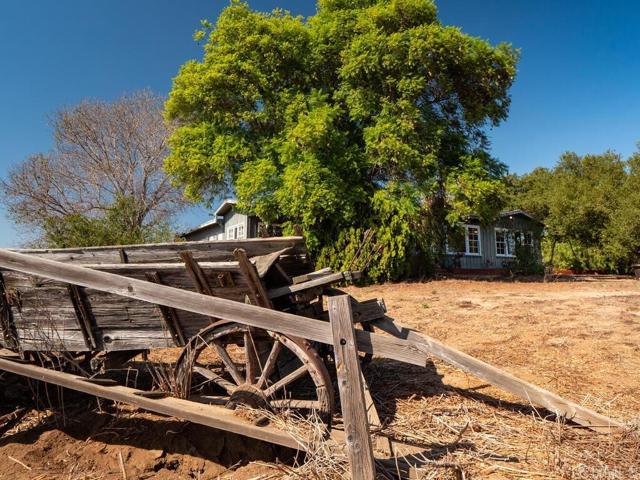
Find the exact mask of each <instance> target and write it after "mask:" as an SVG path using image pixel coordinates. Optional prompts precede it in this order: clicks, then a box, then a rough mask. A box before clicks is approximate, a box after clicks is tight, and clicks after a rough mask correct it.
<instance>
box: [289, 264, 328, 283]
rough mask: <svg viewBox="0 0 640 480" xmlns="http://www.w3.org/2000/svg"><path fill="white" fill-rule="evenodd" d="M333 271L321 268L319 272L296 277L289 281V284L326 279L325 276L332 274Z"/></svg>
mask: <svg viewBox="0 0 640 480" xmlns="http://www.w3.org/2000/svg"><path fill="white" fill-rule="evenodd" d="M332 273H333V271H332V270H331V268H329V267H326V268H321V269H320V270H316V271H315V272H310V273H305V274H304V275H298V276H296V277H293V278H292V279H291V283H302V282H308V281H309V280H313V279H315V278H320V277H326V276H327V275H330V274H332Z"/></svg>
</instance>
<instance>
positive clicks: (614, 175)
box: [508, 151, 640, 273]
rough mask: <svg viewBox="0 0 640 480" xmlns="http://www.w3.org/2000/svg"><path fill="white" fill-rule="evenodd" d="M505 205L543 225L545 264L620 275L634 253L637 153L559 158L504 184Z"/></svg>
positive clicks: (639, 215)
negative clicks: (507, 195) (507, 194)
mask: <svg viewBox="0 0 640 480" xmlns="http://www.w3.org/2000/svg"><path fill="white" fill-rule="evenodd" d="M508 183H509V185H510V192H511V198H510V200H509V202H510V203H511V204H512V205H513V206H514V207H518V208H522V209H525V210H527V211H528V212H530V213H532V214H533V215H535V216H537V217H538V218H539V219H540V220H542V221H544V222H545V224H546V232H545V237H544V241H543V254H544V258H545V261H546V262H547V263H548V264H553V265H554V266H555V267H557V268H568V269H574V270H579V271H585V270H586V271H590V270H593V271H601V272H617V273H625V272H628V271H629V270H630V266H631V265H632V264H634V263H637V262H638V260H639V253H640V152H637V153H635V154H633V155H631V156H630V157H629V158H627V159H624V158H622V157H621V156H620V155H619V154H617V153H614V152H611V151H609V152H605V153H603V154H600V155H584V156H579V155H577V154H575V153H571V152H568V153H565V154H563V155H562V156H561V158H560V160H559V161H558V163H557V164H556V165H555V167H553V168H537V169H535V170H533V171H532V172H531V173H528V174H526V175H522V176H511V177H509V178H508Z"/></svg>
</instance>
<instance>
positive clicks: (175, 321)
mask: <svg viewBox="0 0 640 480" xmlns="http://www.w3.org/2000/svg"><path fill="white" fill-rule="evenodd" d="M145 276H146V277H147V280H148V281H149V282H153V283H157V284H158V285H164V283H163V282H162V278H161V277H160V274H159V273H158V272H146V273H145ZM157 307H158V310H159V311H160V317H161V318H162V321H163V322H164V325H165V327H166V328H167V330H169V333H170V334H171V337H172V338H173V342H174V343H175V344H176V345H177V346H178V347H184V346H185V345H186V344H187V342H186V337H185V335H184V332H183V331H182V326H181V325H180V317H179V316H178V312H177V311H176V309H175V308H171V307H165V306H164V305H157Z"/></svg>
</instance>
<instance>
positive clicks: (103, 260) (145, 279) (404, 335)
mask: <svg viewBox="0 0 640 480" xmlns="http://www.w3.org/2000/svg"><path fill="white" fill-rule="evenodd" d="M211 243H215V242H211ZM227 243H229V242H227ZM273 243H274V245H275V247H277V249H275V251H274V248H275V247H274V245H272V246H271V250H270V251H265V249H264V248H263V247H264V246H263V245H261V244H259V243H258V242H254V243H253V244H251V247H252V248H253V249H254V251H260V252H262V253H264V256H262V257H260V258H258V259H257V260H255V259H254V261H251V259H250V258H249V256H248V254H247V251H246V250H245V249H244V248H242V247H246V245H242V244H238V245H235V244H233V245H230V246H231V247H233V258H234V259H235V261H236V263H235V264H233V265H231V263H230V262H229V260H228V258H226V257H225V258H220V261H217V260H218V259H217V257H215V255H217V253H215V255H214V257H215V258H214V260H216V261H213V262H212V261H211V260H212V259H211V256H209V257H207V258H205V259H204V260H202V261H201V260H200V258H202V254H201V252H202V251H204V250H206V251H209V252H210V251H214V252H217V250H215V249H216V248H219V247H218V246H217V245H211V244H206V245H205V244H203V245H180V246H179V247H176V246H175V245H179V244H175V245H174V244H167V245H164V246H162V248H164V250H162V251H163V252H164V251H166V250H167V249H169V250H171V251H174V250H175V254H176V255H178V256H179V257H180V259H181V261H182V263H181V264H176V263H172V262H169V263H166V262H167V259H166V258H162V255H164V254H161V255H160V257H161V258H158V254H157V251H156V254H148V251H154V249H156V250H157V248H159V247H156V246H153V245H152V246H148V247H146V246H145V247H144V248H143V250H144V251H138V250H135V249H131V248H128V247H123V248H120V249H118V250H117V252H118V253H117V256H118V259H119V260H120V261H121V263H112V262H113V260H114V259H113V258H112V257H113V255H114V254H113V253H112V251H111V250H106V249H95V250H91V249H87V250H88V251H89V253H87V250H85V251H58V252H53V253H51V254H50V253H49V252H43V251H38V252H37V253H38V254H39V255H35V254H34V253H33V252H27V253H26V254H25V253H19V252H13V251H8V250H0V269H5V270H7V271H12V272H20V273H22V274H26V275H30V276H33V278H35V279H36V280H34V281H42V282H43V283H44V284H46V282H51V281H53V282H62V284H66V285H67V286H68V295H69V297H68V298H70V300H71V303H72V306H73V311H74V313H75V318H76V322H77V328H78V331H79V332H80V333H81V339H82V343H81V345H83V346H84V347H85V349H86V350H87V351H93V350H95V349H96V348H98V347H99V345H100V344H101V343H100V342H104V338H100V336H99V333H100V332H99V331H98V330H99V328H97V327H96V323H95V318H94V315H93V312H92V310H91V306H90V302H89V300H88V298H87V293H86V292H85V289H87V291H89V290H91V291H92V292H93V291H98V292H106V293H109V294H112V295H116V296H117V297H118V298H123V299H133V300H136V301H142V302H146V303H148V304H152V305H155V306H156V308H157V309H158V312H159V315H160V318H161V320H162V322H163V325H164V327H165V328H166V330H167V331H168V332H169V333H168V334H169V336H170V339H171V342H172V343H173V345H175V346H184V345H187V346H188V345H189V343H190V340H189V338H188V335H187V333H186V332H185V331H184V329H183V325H181V323H180V322H179V321H178V315H179V313H178V312H181V313H180V314H182V312H187V313H191V314H198V315H202V316H204V317H206V318H210V319H214V320H215V321H216V322H218V323H220V322H222V323H223V324H224V322H235V323H237V324H241V325H244V326H246V327H248V328H249V329H257V330H261V331H269V332H274V334H275V335H288V336H291V337H292V338H294V337H295V338H303V339H305V340H306V341H313V342H320V343H323V344H326V345H330V346H331V347H332V349H333V354H334V356H335V365H336V372H337V379H338V382H337V383H338V389H339V393H340V402H341V406H342V413H343V419H344V424H345V432H344V435H343V436H342V437H341V439H342V441H344V442H345V443H346V446H347V451H348V456H349V459H350V463H351V468H352V477H353V478H362V479H365V480H369V479H373V478H374V477H375V462H374V455H373V449H372V441H371V435H370V431H369V425H370V423H371V422H372V421H376V418H377V414H376V413H375V406H374V405H373V401H372V400H371V397H370V395H369V394H368V388H367V386H366V384H365V383H364V382H363V376H362V372H361V370H360V359H359V357H358V352H365V353H369V354H373V355H376V356H379V357H384V358H389V359H394V360H397V361H401V362H405V363H410V364H414V365H419V366H425V365H426V364H427V362H428V361H429V360H430V358H431V357H436V358H439V359H440V360H442V361H444V362H446V363H448V364H450V365H453V366H455V367H457V368H460V369H462V370H464V371H466V372H468V373H471V374H473V375H475V376H477V377H478V378H481V379H483V380H485V381H487V382H489V383H491V384H493V385H495V386H498V387H500V388H502V389H504V390H506V391H508V392H511V393H513V394H515V395H517V396H519V397H520V398H523V399H525V401H527V402H529V403H531V404H533V405H536V406H541V407H544V408H546V409H548V410H549V411H550V412H552V413H554V414H556V415H557V416H560V417H565V418H567V419H569V420H571V421H573V422H575V423H578V424H580V425H583V426H586V427H589V428H591V429H593V430H597V431H603V432H610V431H612V430H616V429H620V428H624V425H622V424H621V423H619V422H617V421H615V420H612V419H610V418H608V417H606V416H604V415H601V414H598V413H597V412H594V411H592V410H590V409H588V408H586V407H583V406H581V405H578V404H576V403H574V402H571V401H568V400H566V399H563V398H561V397H559V396H557V395H555V394H553V393H551V392H549V391H547V390H544V389H542V388H539V387H537V386H535V385H532V384H530V383H528V382H525V381H523V380H520V379H518V378H516V377H515V376H513V375H511V374H509V373H508V372H505V371H502V370H500V369H498V368H496V367H493V366H491V365H489V364H487V363H485V362H482V361H480V360H478V359H475V358H473V357H471V356H469V355H467V354H465V353H463V352H460V351H458V350H456V349H453V348H451V347H448V346H446V345H444V344H442V343H441V342H438V341H437V340H435V339H432V338H429V337H427V336H424V335H421V334H418V333H417V332H415V331H412V330H409V329H406V328H403V327H401V326H399V325H397V324H396V323H395V322H394V321H393V319H391V318H390V317H389V316H387V315H386V309H385V307H384V304H383V303H381V302H380V301H377V300H371V301H367V302H361V303H359V302H357V301H355V300H354V299H352V298H351V297H349V296H347V295H338V296H330V297H329V298H328V311H326V312H320V313H318V314H317V315H316V317H315V318H310V317H309V315H308V314H307V315H300V314H297V313H296V311H295V308H299V307H300V308H302V307H304V308H306V309H307V310H308V308H309V306H308V305H307V304H306V303H305V301H304V298H305V295H308V294H309V293H310V292H311V293H313V295H316V296H319V297H320V299H321V298H322V295H323V293H325V294H330V293H331V294H332V293H333V292H330V290H327V287H330V285H331V284H333V283H335V282H339V281H343V280H345V279H347V278H350V277H352V276H353V275H352V274H350V273H348V272H347V273H333V272H328V271H318V272H307V273H302V274H300V275H293V274H292V273H291V272H287V271H285V270H284V269H283V268H282V267H281V266H280V265H278V266H279V267H280V268H273V269H272V270H273V275H276V276H278V277H279V278H280V279H281V280H282V281H285V282H286V284H285V285H282V286H277V287H275V288H271V289H269V288H267V286H266V285H265V283H264V282H263V280H262V277H263V276H264V275H266V274H267V273H268V272H269V271H270V268H271V266H273V265H274V262H276V260H277V259H278V258H281V257H282V256H283V255H285V256H286V254H288V253H291V252H296V253H298V254H299V253H300V248H299V247H298V246H297V245H295V244H293V245H291V244H288V243H286V242H282V241H274V242H273ZM280 247H281V248H280ZM145 252H147V253H145ZM226 255H227V257H228V252H227V254H226ZM51 256H53V258H55V260H53V259H51V258H47V257H51ZM61 256H62V257H64V258H67V259H68V258H69V257H74V256H77V257H75V258H76V259H77V258H78V257H79V259H80V261H79V262H77V263H79V264H72V263H64V262H63V261H59V260H60V259H61V258H60V257H61ZM219 257H222V255H221V254H220V255H219ZM141 258H142V259H143V260H144V262H141V263H131V262H132V261H135V260H136V259H137V261H140V259H141ZM125 262H129V263H125ZM163 262H164V263H163ZM276 263H277V262H276ZM179 269H182V270H185V271H186V273H187V274H188V276H189V278H191V281H192V284H193V288H194V290H195V291H188V290H185V289H181V288H175V287H174V286H171V285H166V284H165V281H164V279H163V276H162V273H161V272H165V274H166V275H168V273H166V272H173V271H176V270H179ZM205 269H206V271H205ZM234 269H235V270H234ZM236 270H239V271H240V272H241V274H242V277H241V279H242V281H243V282H245V285H246V288H247V295H245V299H246V300H248V302H249V303H245V302H242V301H240V299H239V298H238V299H237V300H232V299H229V298H220V297H218V296H216V291H218V290H219V289H222V288H236V287H237V285H236V282H237V281H239V280H238V279H236V280H234V277H233V276H232V275H231V273H230V272H232V271H236ZM211 271H213V272H214V273H215V275H212V274H211V273H210V272H211ZM120 272H128V273H129V275H130V276H124V275H122V274H120ZM37 279H41V280H37ZM212 283H213V284H212ZM234 291H235V290H234ZM0 295H1V296H0V300H1V305H0V307H1V309H0V316H1V318H0V320H2V321H1V322H0V327H2V333H3V339H4V342H3V343H4V345H5V346H6V347H8V348H11V349H14V351H19V350H20V348H19V346H20V345H19V344H20V339H19V338H17V336H16V334H15V328H14V326H13V325H12V319H11V316H12V308H14V307H12V305H14V306H15V305H19V303H20V299H19V298H18V299H16V298H13V297H12V295H13V296H16V294H15V292H11V291H9V290H8V289H7V284H6V282H4V281H3V278H2V272H0ZM17 296H18V297H19V295H17ZM282 298H289V299H292V301H293V303H288V304H287V305H288V307H287V308H289V309H293V311H279V310H277V309H276V308H274V305H275V304H276V302H280V301H281V299H282ZM301 298H302V300H300V299H301ZM299 302H302V303H301V305H299ZM317 305H318V304H316V306H317ZM320 306H322V302H320ZM17 308H19V307H17ZM327 320H329V322H327ZM357 323H367V324H370V325H372V326H374V327H375V328H376V329H378V330H380V331H382V332H385V333H386V335H383V334H380V333H372V332H371V331H366V330H361V329H355V328H354V325H355V324H357ZM216 325H217V323H216ZM249 331H251V330H249ZM191 341H192V340H191ZM103 344H104V343H103ZM135 346H136V348H140V344H139V343H136V344H135ZM245 346H246V344H245ZM186 348H187V347H185V349H186ZM131 351H134V349H133V348H131ZM274 351H275V348H274ZM121 353H123V354H125V353H126V352H121ZM125 356H126V355H125ZM271 361H272V360H271V355H270V356H269V359H267V363H269V362H271ZM254 363H255V360H254ZM272 363H273V362H272ZM262 368H264V367H262ZM0 370H6V371H10V372H13V373H16V374H19V375H24V376H26V377H29V378H33V379H37V380H42V381H45V382H49V383H53V384H57V385H60V386H63V387H66V388H71V389H74V390H78V391H82V392H85V393H88V394H92V395H96V396H100V397H104V398H108V399H111V400H115V401H122V402H127V403H131V404H133V405H135V406H138V407H140V408H145V409H147V410H150V411H155V412H158V413H162V414H166V415H172V416H176V417H178V418H184V419H187V420H190V421H193V422H197V423H202V424H204V425H208V426H211V427H215V428H221V429H224V430H229V431H232V432H234V433H239V434H243V435H248V436H251V437H254V438H258V439H261V440H266V441H269V442H273V443H276V444H279V445H284V446H288V447H291V448H298V449H304V448H305V445H301V444H299V442H296V441H295V440H293V439H291V438H290V437H289V436H287V435H286V433H284V432H279V431H277V430H275V429H274V428H272V427H269V428H266V427H258V426H256V425H252V424H248V422H246V421H244V420H241V419H240V418H238V417H236V416H234V415H233V414H232V413H231V412H230V411H229V410H227V409H224V408H221V407H216V406H213V405H201V404H195V403H194V402H191V401H188V400H182V399H177V398H160V399H152V398H148V397H146V396H145V393H144V392H141V391H136V390H134V389H130V388H126V387H122V386H105V385H96V384H95V383H91V382H90V381H87V380H86V379H83V378H82V377H79V376H77V375H73V374H70V373H65V372H55V371H52V370H49V369H46V368H42V367H39V366H35V365H29V364H24V363H20V362H16V357H6V358H0ZM252 372H253V373H252ZM256 372H257V370H255V371H254V367H252V366H250V365H249V362H248V363H247V372H246V374H247V378H249V377H252V378H253V377H255V378H256V379H257V377H258V376H259V375H258V374H257V373H259V372H257V373H256ZM293 374H295V372H294V373H292V374H291V375H293ZM264 375H265V373H264V370H263V374H262V376H264ZM212 378H213V377H212ZM261 380H264V379H261ZM261 380H258V382H260V381H261ZM227 383H228V382H227ZM234 388H235V387H234ZM272 388H275V387H272ZM334 438H338V437H335V436H334Z"/></svg>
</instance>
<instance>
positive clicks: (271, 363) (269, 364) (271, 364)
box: [256, 338, 282, 388]
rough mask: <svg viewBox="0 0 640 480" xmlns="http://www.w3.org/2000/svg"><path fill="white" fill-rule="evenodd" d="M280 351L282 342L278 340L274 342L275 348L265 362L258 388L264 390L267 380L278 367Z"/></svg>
mask: <svg viewBox="0 0 640 480" xmlns="http://www.w3.org/2000/svg"><path fill="white" fill-rule="evenodd" d="M280 350H282V343H280V341H279V340H278V339H277V338H276V339H275V340H274V342H273V346H272V347H271V352H269V356H268V357H267V360H266V362H264V368H263V369H262V374H261V375H260V378H259V379H258V382H257V383H256V386H257V387H258V388H262V387H264V386H265V385H266V383H267V379H268V378H269V377H270V376H271V373H272V372H273V369H274V368H275V366H276V361H277V360H278V355H279V354H280Z"/></svg>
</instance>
